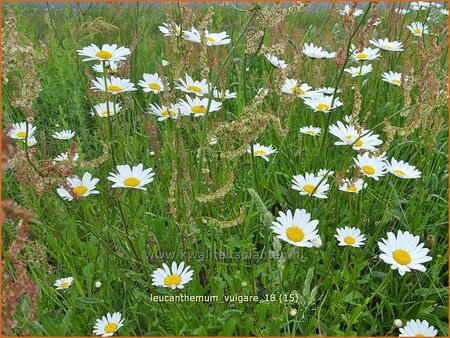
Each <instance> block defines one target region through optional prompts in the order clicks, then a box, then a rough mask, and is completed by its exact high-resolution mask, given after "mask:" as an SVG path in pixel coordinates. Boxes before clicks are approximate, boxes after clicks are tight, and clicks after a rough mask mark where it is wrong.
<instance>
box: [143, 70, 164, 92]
mask: <svg viewBox="0 0 450 338" xmlns="http://www.w3.org/2000/svg"><path fill="white" fill-rule="evenodd" d="M143 77H144V80H139V83H138V85H139V86H141V87H142V88H144V92H146V93H148V92H153V93H155V94H158V93H159V92H162V91H164V84H163V83H162V81H161V78H160V77H159V75H158V73H155V74H147V73H144V75H143Z"/></svg>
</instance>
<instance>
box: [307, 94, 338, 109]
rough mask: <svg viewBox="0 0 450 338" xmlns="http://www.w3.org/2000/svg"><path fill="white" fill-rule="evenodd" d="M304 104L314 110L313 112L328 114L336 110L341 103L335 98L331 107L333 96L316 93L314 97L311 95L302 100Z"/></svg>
mask: <svg viewBox="0 0 450 338" xmlns="http://www.w3.org/2000/svg"><path fill="white" fill-rule="evenodd" d="M304 102H305V104H306V105H307V106H308V107H310V108H312V109H314V111H315V112H323V113H328V112H330V111H331V110H333V109H336V108H338V107H340V106H342V102H341V101H340V100H339V98H338V97H337V98H336V99H335V100H334V103H333V106H332V105H331V103H332V102H333V96H329V95H324V94H319V93H317V94H316V95H312V96H309V97H305V98H304Z"/></svg>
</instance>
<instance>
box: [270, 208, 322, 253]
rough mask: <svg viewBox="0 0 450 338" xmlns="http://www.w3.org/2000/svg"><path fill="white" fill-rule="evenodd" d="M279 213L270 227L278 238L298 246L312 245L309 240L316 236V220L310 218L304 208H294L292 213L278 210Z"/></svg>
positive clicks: (307, 246) (317, 222)
mask: <svg viewBox="0 0 450 338" xmlns="http://www.w3.org/2000/svg"><path fill="white" fill-rule="evenodd" d="M279 215H280V216H279V217H277V219H276V222H272V224H273V226H271V227H270V228H271V229H272V230H273V232H274V233H275V234H277V237H278V238H279V239H281V240H283V241H285V242H288V243H289V244H292V245H295V246H298V247H306V248H311V247H312V246H313V244H312V243H311V241H312V240H313V239H314V238H316V237H317V225H318V224H319V221H318V220H316V219H313V220H312V219H311V214H309V213H307V212H306V210H305V209H301V210H300V209H295V211H294V215H292V211H291V210H288V211H287V213H286V214H285V213H284V212H282V211H280V212H279Z"/></svg>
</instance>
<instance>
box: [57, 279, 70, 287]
mask: <svg viewBox="0 0 450 338" xmlns="http://www.w3.org/2000/svg"><path fill="white" fill-rule="evenodd" d="M69 286H70V283H69V282H67V281H65V282H62V283H61V285H60V286H59V287H61V288H63V289H66V288H68V287H69Z"/></svg>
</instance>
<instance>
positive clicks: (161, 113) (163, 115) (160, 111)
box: [146, 103, 178, 121]
mask: <svg viewBox="0 0 450 338" xmlns="http://www.w3.org/2000/svg"><path fill="white" fill-rule="evenodd" d="M146 113H147V114H152V115H156V116H158V121H164V120H167V119H168V118H171V119H174V120H175V119H177V118H178V111H177V107H176V106H175V105H171V106H169V107H168V106H164V105H163V106H158V105H157V104H153V103H151V104H150V110H149V111H147V112H146Z"/></svg>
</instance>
